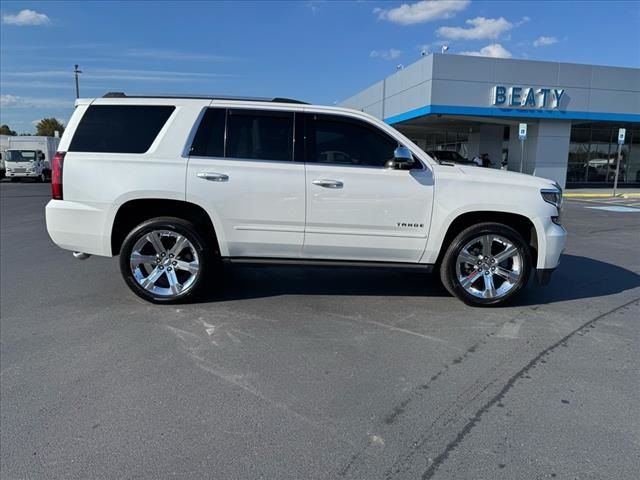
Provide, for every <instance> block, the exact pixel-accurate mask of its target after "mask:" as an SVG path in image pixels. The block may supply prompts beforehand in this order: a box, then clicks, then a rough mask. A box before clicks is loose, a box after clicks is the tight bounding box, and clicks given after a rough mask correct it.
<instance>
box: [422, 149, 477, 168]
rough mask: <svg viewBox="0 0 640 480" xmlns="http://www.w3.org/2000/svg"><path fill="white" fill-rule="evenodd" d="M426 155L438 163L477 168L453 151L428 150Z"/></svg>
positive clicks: (470, 161)
mask: <svg viewBox="0 0 640 480" xmlns="http://www.w3.org/2000/svg"><path fill="white" fill-rule="evenodd" d="M427 154H428V155H429V156H430V157H431V158H433V159H435V160H438V161H440V162H452V163H458V164H460V165H471V166H477V165H476V163H475V162H473V161H472V160H467V159H466V158H464V157H463V156H462V155H460V154H459V153H458V152H456V151H455V150H428V151H427Z"/></svg>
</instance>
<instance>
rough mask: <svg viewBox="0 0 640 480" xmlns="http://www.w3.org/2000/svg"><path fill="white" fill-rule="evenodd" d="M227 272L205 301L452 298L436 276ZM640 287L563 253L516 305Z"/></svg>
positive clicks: (639, 280) (616, 270) (630, 276)
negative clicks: (543, 282)
mask: <svg viewBox="0 0 640 480" xmlns="http://www.w3.org/2000/svg"><path fill="white" fill-rule="evenodd" d="M224 268H225V272H224V275H223V278H224V284H223V285H222V286H221V287H222V288H215V289H212V291H211V293H210V295H206V296H205V298H204V299H203V300H204V301H205V302H207V301H229V300H241V299H255V298H263V297H274V296H279V295H341V296H342V295H345V296H348V295H354V296H382V297H385V296H387V297H392V296H424V297H443V296H449V293H448V292H447V291H446V290H445V289H444V287H443V286H442V285H441V283H440V281H439V279H438V276H437V274H436V273H435V272H434V273H432V274H427V273H422V272H416V271H402V270H385V269H360V268H348V267H336V268H331V267H297V266H282V267H280V266H226V267H224ZM639 286H640V275H638V274H637V273H635V272H632V271H631V270H627V269H625V268H622V267H619V266H617V265H613V264H611V263H607V262H602V261H600V260H595V259H593V258H587V257H582V256H577V255H563V257H562V261H561V263H560V266H559V267H558V269H557V271H556V272H555V273H554V274H553V276H552V279H551V282H550V284H549V285H547V286H545V287H537V286H535V284H534V281H533V279H531V282H530V283H529V286H528V287H527V288H526V289H525V291H524V292H522V294H521V295H520V296H519V298H517V299H515V300H514V303H513V305H516V306H517V305H537V304H549V303H555V302H563V301H568V300H579V299H581V298H594V297H602V296H607V295H613V294H616V293H620V292H623V291H625V290H630V289H632V288H636V287H639ZM214 292H218V293H214Z"/></svg>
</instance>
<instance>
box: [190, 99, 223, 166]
mask: <svg viewBox="0 0 640 480" xmlns="http://www.w3.org/2000/svg"><path fill="white" fill-rule="evenodd" d="M226 117H227V109H226V108H208V109H207V111H206V112H205V113H204V116H203V117H202V121H201V122H200V126H199V127H198V131H197V133H196V136H195V138H194V139H193V144H192V146H191V155H194V156H196V157H224V129H225V122H226Z"/></svg>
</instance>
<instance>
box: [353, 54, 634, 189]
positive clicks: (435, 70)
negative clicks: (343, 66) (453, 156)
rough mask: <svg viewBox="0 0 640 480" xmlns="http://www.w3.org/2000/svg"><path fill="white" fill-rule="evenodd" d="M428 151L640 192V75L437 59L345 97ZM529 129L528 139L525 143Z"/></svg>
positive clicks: (573, 183)
mask: <svg viewBox="0 0 640 480" xmlns="http://www.w3.org/2000/svg"><path fill="white" fill-rule="evenodd" d="M341 105H342V106H346V107H350V108H355V109H358V110H362V111H364V112H367V113H370V114H371V115H373V116H375V117H378V118H381V119H384V121H386V122H387V123H389V124H391V125H393V126H394V127H395V128H397V129H398V130H400V131H401V132H402V133H404V134H405V135H406V136H407V137H409V138H410V139H411V140H413V141H414V142H415V143H416V144H417V145H419V146H420V147H421V148H422V149H424V150H426V151H433V150H455V151H457V152H458V153H460V154H461V155H462V156H463V157H466V158H467V159H472V158H473V157H474V156H476V155H478V154H483V153H487V154H488V155H489V158H490V160H491V161H492V163H493V168H501V167H502V168H508V169H509V170H514V171H520V170H521V169H522V171H524V172H525V173H529V174H533V175H537V176H540V177H546V178H551V179H554V180H556V181H557V182H558V183H559V184H560V185H563V186H567V187H569V188H571V187H585V186H594V187H595V186H607V185H611V184H612V183H613V180H614V177H615V173H616V156H617V149H618V135H619V129H620V128H624V129H625V139H624V144H623V145H622V147H621V157H620V172H619V180H618V181H619V184H620V185H626V186H640V69H636V68H620V67H605V66H599V65H579V64H572V63H556V62H539V61H529V60H513V59H502V58H486V57H473V56H464V55H449V54H430V55H426V56H424V57H421V58H420V60H418V61H417V62H415V63H413V64H412V65H409V66H407V67H404V68H401V69H399V70H398V71H396V72H395V73H394V74H393V75H390V76H389V77H387V78H385V79H384V80H381V81H379V82H378V83H376V84H374V85H371V86H370V87H368V88H366V89H364V90H362V91H361V92H360V93H357V94H356V95H354V96H352V97H351V98H349V99H347V100H345V101H344V102H342V104H341ZM520 124H526V139H525V140H524V141H521V140H520V135H519V134H520V133H521V132H520Z"/></svg>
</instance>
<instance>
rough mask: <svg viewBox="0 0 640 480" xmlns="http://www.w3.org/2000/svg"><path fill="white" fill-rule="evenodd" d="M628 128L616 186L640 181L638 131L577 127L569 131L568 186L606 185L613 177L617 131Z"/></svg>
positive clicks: (598, 125) (591, 125)
mask: <svg viewBox="0 0 640 480" xmlns="http://www.w3.org/2000/svg"><path fill="white" fill-rule="evenodd" d="M619 128H626V129H627V140H626V142H625V144H624V145H623V146H622V148H621V151H620V171H619V172H618V183H631V182H638V181H640V173H638V172H639V171H640V145H638V143H640V131H639V130H637V129H636V130H632V129H631V125H623V124H622V125H616V124H611V123H589V124H579V125H576V126H574V127H573V128H572V129H571V141H570V144H569V162H568V169H567V183H568V184H571V183H585V182H587V183H608V184H611V183H613V182H614V180H615V177H616V166H617V152H618V141H617V139H618V129H619Z"/></svg>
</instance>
